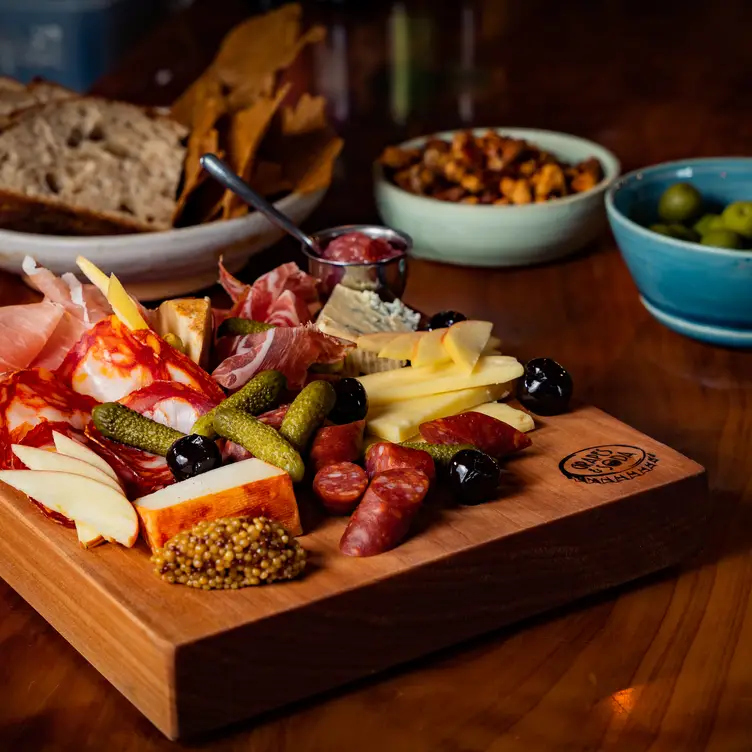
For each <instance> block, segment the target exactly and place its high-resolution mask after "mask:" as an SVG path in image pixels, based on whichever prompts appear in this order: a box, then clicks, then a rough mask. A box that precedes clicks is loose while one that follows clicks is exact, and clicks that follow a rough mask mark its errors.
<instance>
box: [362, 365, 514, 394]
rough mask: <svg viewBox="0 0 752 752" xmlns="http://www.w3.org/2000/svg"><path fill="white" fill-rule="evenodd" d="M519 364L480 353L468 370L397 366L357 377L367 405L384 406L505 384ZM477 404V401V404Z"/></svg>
mask: <svg viewBox="0 0 752 752" xmlns="http://www.w3.org/2000/svg"><path fill="white" fill-rule="evenodd" d="M522 373H523V368H522V365H520V363H519V362H518V361H517V360H516V359H515V358H511V357H509V356H507V355H489V356H483V357H482V358H480V359H479V360H478V365H477V366H476V367H475V369H474V370H473V372H472V373H467V371H466V370H465V369H464V368H463V367H461V366H458V365H456V364H454V363H451V364H449V365H446V366H441V367H438V368H432V367H431V366H424V367H422V368H413V367H409V368H400V369H399V370H396V371H388V372H386V373H374V374H370V375H369V376H361V377H360V382H361V384H363V387H364V388H365V390H366V394H367V395H368V402H369V404H371V405H373V406H375V405H388V404H390V403H392V402H399V401H401V400H410V399H415V398H418V397H427V396H429V395H431V394H442V393H444V392H456V391H457V390H459V389H469V388H471V387H476V386H489V385H490V384H506V383H507V382H508V381H513V380H514V379H517V378H519V377H520V376H522ZM479 404H480V403H479Z"/></svg>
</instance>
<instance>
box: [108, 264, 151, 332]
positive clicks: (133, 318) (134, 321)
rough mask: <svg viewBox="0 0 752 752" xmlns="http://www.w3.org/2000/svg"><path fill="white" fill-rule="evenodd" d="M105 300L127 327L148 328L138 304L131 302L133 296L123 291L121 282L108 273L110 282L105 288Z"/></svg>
mask: <svg viewBox="0 0 752 752" xmlns="http://www.w3.org/2000/svg"><path fill="white" fill-rule="evenodd" d="M107 300H108V301H109V303H110V305H111V306H112V310H113V312H114V314H115V315H116V316H117V317H118V318H119V319H120V320H121V321H122V322H123V323H124V324H125V325H126V326H127V327H128V328H129V329H148V328H149V325H148V324H147V323H146V321H145V319H144V317H143V316H142V315H141V311H139V310H138V306H137V305H136V304H135V303H134V302H133V298H131V296H130V295H128V293H127V292H126V291H125V288H124V287H123V284H122V282H121V281H120V280H119V279H118V278H117V277H116V276H115V275H114V274H110V284H109V286H108V288H107Z"/></svg>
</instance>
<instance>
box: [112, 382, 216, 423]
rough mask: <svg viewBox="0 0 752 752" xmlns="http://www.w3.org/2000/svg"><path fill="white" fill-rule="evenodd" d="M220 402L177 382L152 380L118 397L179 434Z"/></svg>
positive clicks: (138, 411)
mask: <svg viewBox="0 0 752 752" xmlns="http://www.w3.org/2000/svg"><path fill="white" fill-rule="evenodd" d="M220 401H221V400H220V399H217V398H216V397H215V398H212V397H207V396H206V395H205V394H203V393H201V392H199V391H198V390H196V389H194V388H193V387H190V386H188V385H187V384H181V383H179V382H177V381H153V382H152V383H151V384H149V385H148V386H145V387H143V388H142V389H138V390H136V391H135V392H131V393H130V394H128V395H126V396H125V397H123V398H122V399H121V400H120V402H122V404H124V405H125V406H126V407H130V408H131V410H135V411H136V412H137V413H141V415H145V416H146V417H147V418H151V419H152V420H155V421H156V422H157V423H161V424H162V425H164V426H169V427H170V428H175V429H177V430H178V431H182V432H183V433H190V432H191V428H193V424H194V423H195V422H196V421H197V420H198V419H199V418H200V417H201V416H202V415H205V414H206V413H208V412H209V410H211V409H212V408H214V407H216V406H217V405H218V404H219V403H220Z"/></svg>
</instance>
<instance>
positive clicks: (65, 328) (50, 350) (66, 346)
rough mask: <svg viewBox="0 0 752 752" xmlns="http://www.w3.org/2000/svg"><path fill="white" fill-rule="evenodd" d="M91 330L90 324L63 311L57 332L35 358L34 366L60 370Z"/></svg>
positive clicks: (53, 333)
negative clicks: (70, 353) (68, 356)
mask: <svg viewBox="0 0 752 752" xmlns="http://www.w3.org/2000/svg"><path fill="white" fill-rule="evenodd" d="M90 328H91V325H90V324H87V323H86V322H84V321H82V320H81V319H79V318H76V317H75V316H74V315H73V314H72V313H70V312H69V311H63V316H62V318H61V319H60V322H59V323H58V325H57V327H56V329H55V331H54V332H52V334H51V335H50V337H49V339H48V340H47V343H46V344H45V346H44V348H43V349H42V352H40V353H39V355H37V357H36V358H34V362H33V363H32V366H33V367H35V368H49V369H50V371H54V370H55V369H56V368H59V367H60V364H61V363H62V362H63V361H64V360H65V358H66V356H67V355H68V353H69V352H70V350H71V348H72V347H73V346H74V345H75V344H76V342H78V340H80V339H81V337H83V336H84V334H85V333H86V332H87V331H88V330H89V329H90Z"/></svg>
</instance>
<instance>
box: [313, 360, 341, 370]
mask: <svg viewBox="0 0 752 752" xmlns="http://www.w3.org/2000/svg"><path fill="white" fill-rule="evenodd" d="M344 368H345V361H344V359H343V360H338V361H337V362H336V363H313V364H311V367H310V368H309V369H308V370H309V371H311V373H342V371H343V370H344Z"/></svg>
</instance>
